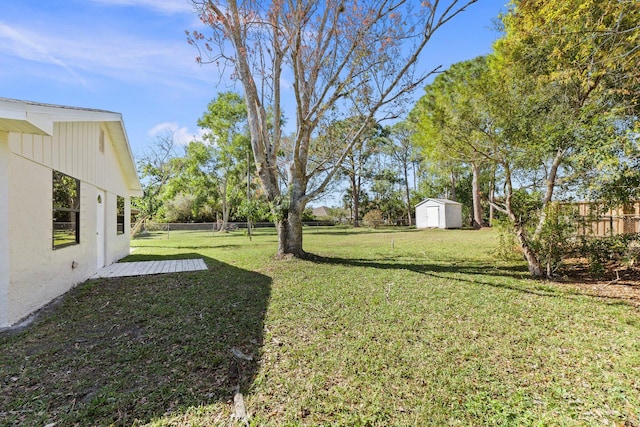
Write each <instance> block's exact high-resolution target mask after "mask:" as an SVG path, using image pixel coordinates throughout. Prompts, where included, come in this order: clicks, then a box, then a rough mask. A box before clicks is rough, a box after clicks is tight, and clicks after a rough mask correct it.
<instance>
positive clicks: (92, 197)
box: [0, 122, 129, 327]
mask: <svg viewBox="0 0 640 427" xmlns="http://www.w3.org/2000/svg"><path fill="white" fill-rule="evenodd" d="M101 132H102V134H103V137H102V138H103V141H104V153H102V152H100V149H99V146H100V139H101V136H100V134H101ZM0 141H1V139H0ZM0 146H1V144H0ZM0 149H1V148H0ZM8 151H9V155H8V156H7V157H8V163H9V172H8V177H9V179H8V182H10V185H9V190H8V206H9V207H10V209H9V212H8V219H9V220H8V235H9V239H8V240H9V241H10V242H11V245H10V248H9V256H8V259H9V269H10V273H9V286H8V297H7V298H6V299H3V300H5V301H8V308H7V310H6V312H7V314H6V315H5V319H4V320H3V319H2V317H1V314H0V321H1V322H3V323H0V327H2V326H9V325H11V324H14V323H16V322H17V321H19V320H20V319H21V318H23V317H25V316H27V315H28V314H29V313H31V312H32V311H34V310H36V309H38V308H40V307H42V306H43V305H45V304H47V303H48V302H49V301H51V300H52V299H54V298H56V297H58V296H59V295H61V294H63V293H65V292H66V291H68V290H69V289H70V288H71V287H73V286H74V285H75V284H77V283H80V282H82V281H84V280H86V279H87V278H89V277H91V276H92V275H93V274H95V273H96V271H97V252H98V251H97V240H96V231H97V229H96V218H97V209H99V208H102V209H105V230H104V235H105V252H104V253H105V260H104V261H105V262H104V264H105V265H108V264H110V263H112V262H114V261H116V260H118V259H119V258H121V257H123V256H125V255H127V254H128V253H129V234H128V233H125V234H122V235H119V236H118V235H117V233H116V222H117V219H116V214H117V210H116V196H117V195H120V196H127V195H128V191H127V189H126V182H125V179H124V175H123V172H122V168H121V166H120V164H119V162H118V160H117V157H116V155H115V152H114V148H113V146H112V143H111V139H110V137H109V135H108V133H107V132H106V131H105V130H104V129H103V128H102V127H101V124H100V123H98V122H74V123H54V132H53V136H52V137H49V136H41V135H30V134H19V133H9V134H8ZM53 169H55V170H58V171H60V172H62V173H65V174H67V175H69V176H72V177H74V178H77V179H79V180H80V243H79V244H77V245H72V246H67V247H63V248H58V249H55V250H54V249H52V233H53V220H52V215H53V214H52V206H53V200H52V198H53V194H52V170H53ZM99 190H102V191H105V196H104V199H103V200H102V205H99V204H98V202H97V195H98V191H99ZM1 197H2V194H1V190H0V201H1ZM128 202H129V198H128V197H125V206H126V205H128ZM0 210H1V208H0ZM127 211H128V208H127ZM0 217H1V216H0ZM125 218H127V216H126V215H125ZM128 226H129V224H128V223H125V230H127V229H128V228H127V227H128ZM1 229H2V224H1V223H0V233H1ZM1 250H2V249H1V248H0V251H1ZM0 268H1V265H0ZM0 274H1V273H0ZM0 280H1V276H0ZM0 291H1V285H0ZM0 310H1V309H0Z"/></svg>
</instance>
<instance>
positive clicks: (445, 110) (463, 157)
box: [411, 57, 489, 228]
mask: <svg viewBox="0 0 640 427" xmlns="http://www.w3.org/2000/svg"><path fill="white" fill-rule="evenodd" d="M486 73H487V64H486V59H485V58H484V57H478V58H476V59H473V60H470V61H464V62H460V63H457V64H454V65H453V66H451V68H450V69H448V70H447V71H445V72H444V73H442V74H440V75H439V76H437V77H436V78H435V80H434V81H433V83H431V84H430V85H428V86H427V87H426V88H425V95H424V96H423V97H422V98H421V99H420V101H419V102H418V104H416V106H415V108H414V110H413V111H412V114H411V117H412V120H413V121H414V122H415V123H416V126H417V129H418V132H417V133H416V135H415V140H416V142H417V143H419V144H421V145H422V146H423V148H424V149H425V150H424V152H425V154H426V155H427V156H429V158H430V159H431V160H432V161H436V162H441V163H445V164H446V163H450V162H453V163H454V164H458V165H468V167H470V169H471V172H472V176H473V180H472V195H473V209H472V213H473V225H474V226H475V227H476V228H481V227H482V226H483V225H484V224H483V210H482V203H481V202H482V197H481V182H480V176H481V170H482V167H483V166H484V165H486V164H487V162H488V159H487V157H486V153H485V151H486V150H487V137H486V134H485V130H486V127H487V126H488V125H489V124H488V120H489V118H488V116H487V109H486V103H485V102H484V101H483V99H484V95H483V94H484V92H486V91H487V87H486V85H487V82H488V81H487V79H486V77H485V75H486Z"/></svg>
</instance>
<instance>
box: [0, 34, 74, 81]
mask: <svg viewBox="0 0 640 427" xmlns="http://www.w3.org/2000/svg"><path fill="white" fill-rule="evenodd" d="M0 40H4V41H5V43H2V45H5V48H4V49H2V48H0V50H11V51H12V52H13V53H14V55H15V56H18V57H20V58H23V59H27V60H31V61H37V62H43V63H49V64H53V65H57V66H59V67H61V68H62V69H64V70H65V71H67V72H68V73H69V74H70V75H71V76H73V77H75V78H76V79H77V80H78V81H80V83H81V84H82V85H83V86H86V82H85V79H83V78H82V76H80V74H78V73H77V72H76V71H75V70H74V69H73V68H71V67H70V66H69V65H68V64H67V62H66V61H65V60H64V59H62V58H61V57H59V56H58V55H56V53H55V52H53V51H52V50H51V49H49V48H48V46H47V44H46V43H43V41H44V40H43V39H42V38H41V37H38V36H37V35H35V34H33V33H29V32H27V31H24V30H21V29H19V28H14V27H11V26H9V25H7V24H4V23H2V22H0Z"/></svg>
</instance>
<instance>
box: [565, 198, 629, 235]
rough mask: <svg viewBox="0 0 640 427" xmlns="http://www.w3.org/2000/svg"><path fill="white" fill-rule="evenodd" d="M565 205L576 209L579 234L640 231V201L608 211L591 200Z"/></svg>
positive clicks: (610, 233)
mask: <svg viewBox="0 0 640 427" xmlns="http://www.w3.org/2000/svg"><path fill="white" fill-rule="evenodd" d="M563 206H564V207H569V206H571V207H573V209H575V211H574V212H575V213H574V214H575V216H576V219H577V220H578V222H579V224H578V230H577V231H578V234H579V235H589V236H600V237H605V236H615V235H618V234H628V233H640V201H637V202H633V203H631V204H629V205H626V206H620V207H617V208H615V209H609V210H608V211H603V209H602V208H601V207H600V206H599V205H597V204H595V203H589V202H578V203H570V204H569V203H567V204H563Z"/></svg>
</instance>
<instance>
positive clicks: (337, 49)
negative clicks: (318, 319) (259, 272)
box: [190, 0, 476, 257]
mask: <svg viewBox="0 0 640 427" xmlns="http://www.w3.org/2000/svg"><path fill="white" fill-rule="evenodd" d="M475 1H476V0H463V1H461V2H460V1H458V0H451V1H449V2H447V4H441V2H439V1H436V2H421V3H420V2H414V1H408V0H370V1H358V0H355V1H351V2H345V1H343V0H322V1H320V0H310V1H293V0H274V1H270V2H260V1H255V0H245V1H237V0H228V1H223V0H192V3H193V4H194V6H195V7H196V9H197V12H198V14H199V16H200V18H201V20H202V21H203V22H204V23H205V24H206V25H208V26H209V27H210V29H211V30H212V33H211V34H210V35H207V36H205V35H204V34H202V33H199V32H192V33H190V41H191V42H192V43H193V44H195V45H197V46H200V47H201V49H202V52H201V56H200V60H201V61H202V62H207V61H211V62H216V63H218V64H220V65H221V66H230V67H232V68H233V72H232V77H234V78H236V79H238V81H240V83H241V84H242V86H243V88H244V96H245V101H246V106H247V112H248V124H249V130H250V134H251V146H252V150H253V155H254V160H255V164H256V168H257V173H258V176H259V177H260V180H261V182H262V185H263V188H264V191H265V194H266V195H267V198H268V200H269V202H270V204H271V209H272V211H273V213H274V217H275V222H276V227H277V230H278V254H279V255H280V256H284V255H293V256H298V257H302V256H304V254H305V252H304V251H303V248H302V213H303V211H304V208H305V206H306V204H307V202H309V201H310V200H311V199H313V198H314V197H316V196H317V195H319V194H320V193H322V192H323V190H324V189H325V188H326V186H327V185H328V184H329V183H330V182H331V181H332V179H333V177H334V175H335V174H336V172H337V170H338V167H339V165H340V164H342V160H344V158H345V157H346V156H347V154H348V153H349V152H350V150H351V148H352V146H353V145H354V144H355V143H356V142H357V141H358V139H359V138H360V136H361V134H363V133H364V132H366V130H367V127H366V125H365V124H362V125H361V127H359V128H357V129H354V132H351V133H349V135H350V136H349V138H348V139H346V140H345V141H342V145H341V147H340V150H339V151H338V153H337V154H338V155H337V157H338V161H337V162H335V163H334V167H332V168H330V169H327V170H325V171H324V175H323V177H322V179H317V180H315V181H314V180H312V178H313V175H314V174H315V173H316V171H317V169H316V168H310V167H309V164H308V160H309V154H310V152H313V151H314V150H313V149H312V147H313V145H314V144H316V143H317V138H315V137H316V136H317V135H316V131H317V129H318V127H319V125H320V124H321V123H322V122H323V121H324V120H327V119H329V118H331V117H333V119H335V118H336V116H339V115H340V114H344V113H346V114H349V115H352V114H353V111H358V113H359V115H362V116H363V117H365V118H368V119H374V118H375V119H378V120H380V119H385V118H391V117H395V116H397V115H398V109H399V107H400V106H401V105H402V103H403V101H404V100H405V99H406V95H408V93H409V92H411V91H412V90H413V89H414V88H415V87H416V86H417V85H420V84H421V83H422V82H423V81H424V79H425V78H426V77H427V76H428V75H429V74H430V72H431V71H432V70H421V69H419V68H418V64H419V61H418V60H419V58H420V56H421V53H422V52H423V51H424V50H425V47H426V45H427V43H428V41H429V40H430V38H431V36H432V35H433V34H434V32H435V31H436V30H438V29H439V28H440V27H441V26H442V25H444V24H445V23H446V22H447V21H449V20H450V19H452V18H453V17H454V16H455V15H457V14H458V13H460V12H461V11H462V10H463V9H464V7H465V6H467V5H469V4H471V3H474V2H475ZM203 55H204V56H205V57H204V58H203ZM286 82H291V83H290V87H291V90H292V92H293V93H292V95H288V96H286V97H283V93H282V90H283V88H286V87H287V86H286ZM284 99H286V100H289V99H291V100H293V104H294V109H295V122H294V128H295V131H294V135H293V145H292V146H293V150H292V154H293V161H292V162H291V164H290V167H289V176H290V180H288V183H287V184H288V185H287V187H286V188H281V185H280V180H279V174H278V154H279V151H280V145H281V142H282V138H283V126H282V113H283V106H284ZM268 112H271V114H268ZM365 123H366V121H365ZM318 151H319V150H318ZM311 182H313V184H314V185H312V186H311V185H310V183H311Z"/></svg>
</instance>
